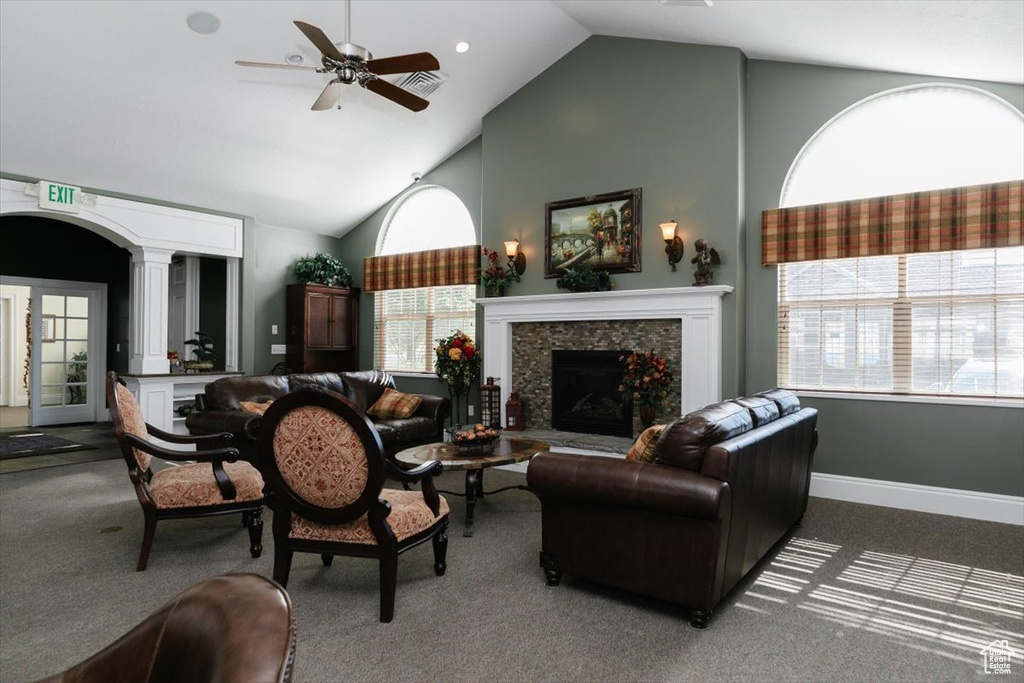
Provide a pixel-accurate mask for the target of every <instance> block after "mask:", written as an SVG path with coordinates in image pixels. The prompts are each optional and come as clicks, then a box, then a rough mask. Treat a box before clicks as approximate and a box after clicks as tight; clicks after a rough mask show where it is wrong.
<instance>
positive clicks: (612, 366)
mask: <svg viewBox="0 0 1024 683" xmlns="http://www.w3.org/2000/svg"><path fill="white" fill-rule="evenodd" d="M628 353H629V351H574V350H573V351H570V350H554V351H552V352H551V426H552V427H553V428H554V429H560V430H563V431H567V432H581V433H584V434H608V435H610V436H631V435H632V433H633V403H632V401H630V402H629V403H626V404H623V403H622V401H621V399H620V396H619V391H618V387H619V382H620V381H621V380H622V372H623V370H622V363H621V362H620V361H619V358H620V357H621V356H623V355H625V354H628Z"/></svg>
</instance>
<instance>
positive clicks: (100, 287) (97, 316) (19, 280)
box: [4, 275, 107, 427]
mask: <svg viewBox="0 0 1024 683" xmlns="http://www.w3.org/2000/svg"><path fill="white" fill-rule="evenodd" d="M4 283H5V284H11V285H23V286H26V287H31V288H32V294H31V297H32V313H33V315H32V372H31V374H32V380H31V382H30V386H31V389H30V390H29V397H30V403H31V406H32V407H31V415H30V418H29V424H30V425H31V426H33V427H35V426H37V425H38V424H40V419H41V415H40V408H41V406H40V404H39V400H38V396H39V384H40V379H41V376H40V375H41V372H40V370H41V365H40V352H41V351H40V343H41V342H40V334H41V331H42V320H41V316H39V315H38V314H37V312H38V310H39V309H40V306H41V301H40V299H39V297H38V296H37V291H36V290H37V289H38V288H44V289H63V290H70V291H71V293H72V294H74V293H75V292H89V293H96V297H95V299H96V306H95V312H94V311H93V306H92V304H90V310H89V362H88V365H87V366H86V367H87V368H88V369H87V371H86V372H87V374H86V377H87V380H86V387H87V388H86V397H87V398H86V401H87V405H90V406H91V410H90V411H89V413H88V415H87V417H86V419H87V420H88V421H91V422H99V421H101V420H104V419H105V415H106V396H105V394H104V386H103V383H104V379H105V377H106V374H107V284H106V283H105V282H77V281H72V280H47V279H44V278H30V277H8V276H6V275H5V276H4ZM94 358H95V359H96V360H95V361H93V359H94ZM42 419H43V420H44V423H45V418H42ZM74 421H75V422H80V421H81V420H74ZM51 424H52V423H51ZM56 424H59V423H56Z"/></svg>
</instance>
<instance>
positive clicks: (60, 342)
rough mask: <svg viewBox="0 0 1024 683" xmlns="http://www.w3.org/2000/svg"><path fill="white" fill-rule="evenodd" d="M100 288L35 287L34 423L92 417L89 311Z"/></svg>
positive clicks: (96, 300)
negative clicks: (85, 289) (96, 289)
mask: <svg viewBox="0 0 1024 683" xmlns="http://www.w3.org/2000/svg"><path fill="white" fill-rule="evenodd" d="M99 295H100V292H99V291H78V290H64V289H57V288H44V287H36V288H34V291H33V308H34V312H37V316H33V317H38V322H36V321H33V337H34V339H33V344H32V347H33V351H34V355H35V357H36V358H37V359H38V360H37V361H35V362H33V363H32V371H33V378H34V381H33V392H32V396H33V401H32V424H33V425H47V424H62V423H69V422H91V421H93V420H94V419H95V412H96V411H95V405H94V401H95V399H96V397H94V396H92V395H91V394H92V393H93V392H91V391H90V389H89V387H90V384H93V386H95V383H94V382H91V381H90V380H94V379H95V378H94V377H93V376H92V375H93V373H91V372H90V363H89V358H90V352H91V351H92V352H93V353H99V352H100V350H99V349H95V350H93V349H91V348H90V342H92V343H93V345H95V340H91V337H92V335H91V334H90V331H91V329H92V325H91V323H92V322H93V321H91V319H90V310H95V306H96V302H98V300H99Z"/></svg>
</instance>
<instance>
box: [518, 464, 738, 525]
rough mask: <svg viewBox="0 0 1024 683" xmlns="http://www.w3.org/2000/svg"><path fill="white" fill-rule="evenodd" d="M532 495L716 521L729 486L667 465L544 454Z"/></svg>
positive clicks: (533, 468) (535, 467) (530, 475)
mask: <svg viewBox="0 0 1024 683" xmlns="http://www.w3.org/2000/svg"><path fill="white" fill-rule="evenodd" d="M526 482H527V484H528V485H529V487H530V489H531V490H532V491H533V492H534V493H536V494H537V496H539V497H540V499H541V500H542V501H543V500H544V499H545V498H551V499H566V500H576V501H581V502H587V503H596V504H599V505H606V506H618V507H628V508H634V509H639V510H650V511H656V512H663V513H668V514H673V515H680V516H688V517H699V518H702V519H709V520H717V519H719V518H720V517H721V516H722V514H723V511H722V507H723V505H725V504H727V503H728V500H729V484H727V483H726V482H723V481H718V480H716V479H713V478H711V477H706V476H704V475H702V474H699V473H697V472H693V471H690V470H685V469H681V468H677V467H670V466H667V465H657V464H654V463H646V462H637V461H632V460H620V459H618V458H605V457H600V456H593V455H569V454H566V453H540V454H539V455H537V456H536V457H534V458H533V459H532V460H531V461H530V466H529V468H528V469H527V472H526Z"/></svg>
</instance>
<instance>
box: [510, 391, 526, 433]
mask: <svg viewBox="0 0 1024 683" xmlns="http://www.w3.org/2000/svg"><path fill="white" fill-rule="evenodd" d="M505 429H507V430H508V431H510V432H521V431H523V430H524V429H526V418H525V416H524V415H523V402H522V401H521V400H520V399H519V392H518V391H513V392H512V393H511V394H510V395H509V397H508V401H506V402H505Z"/></svg>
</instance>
